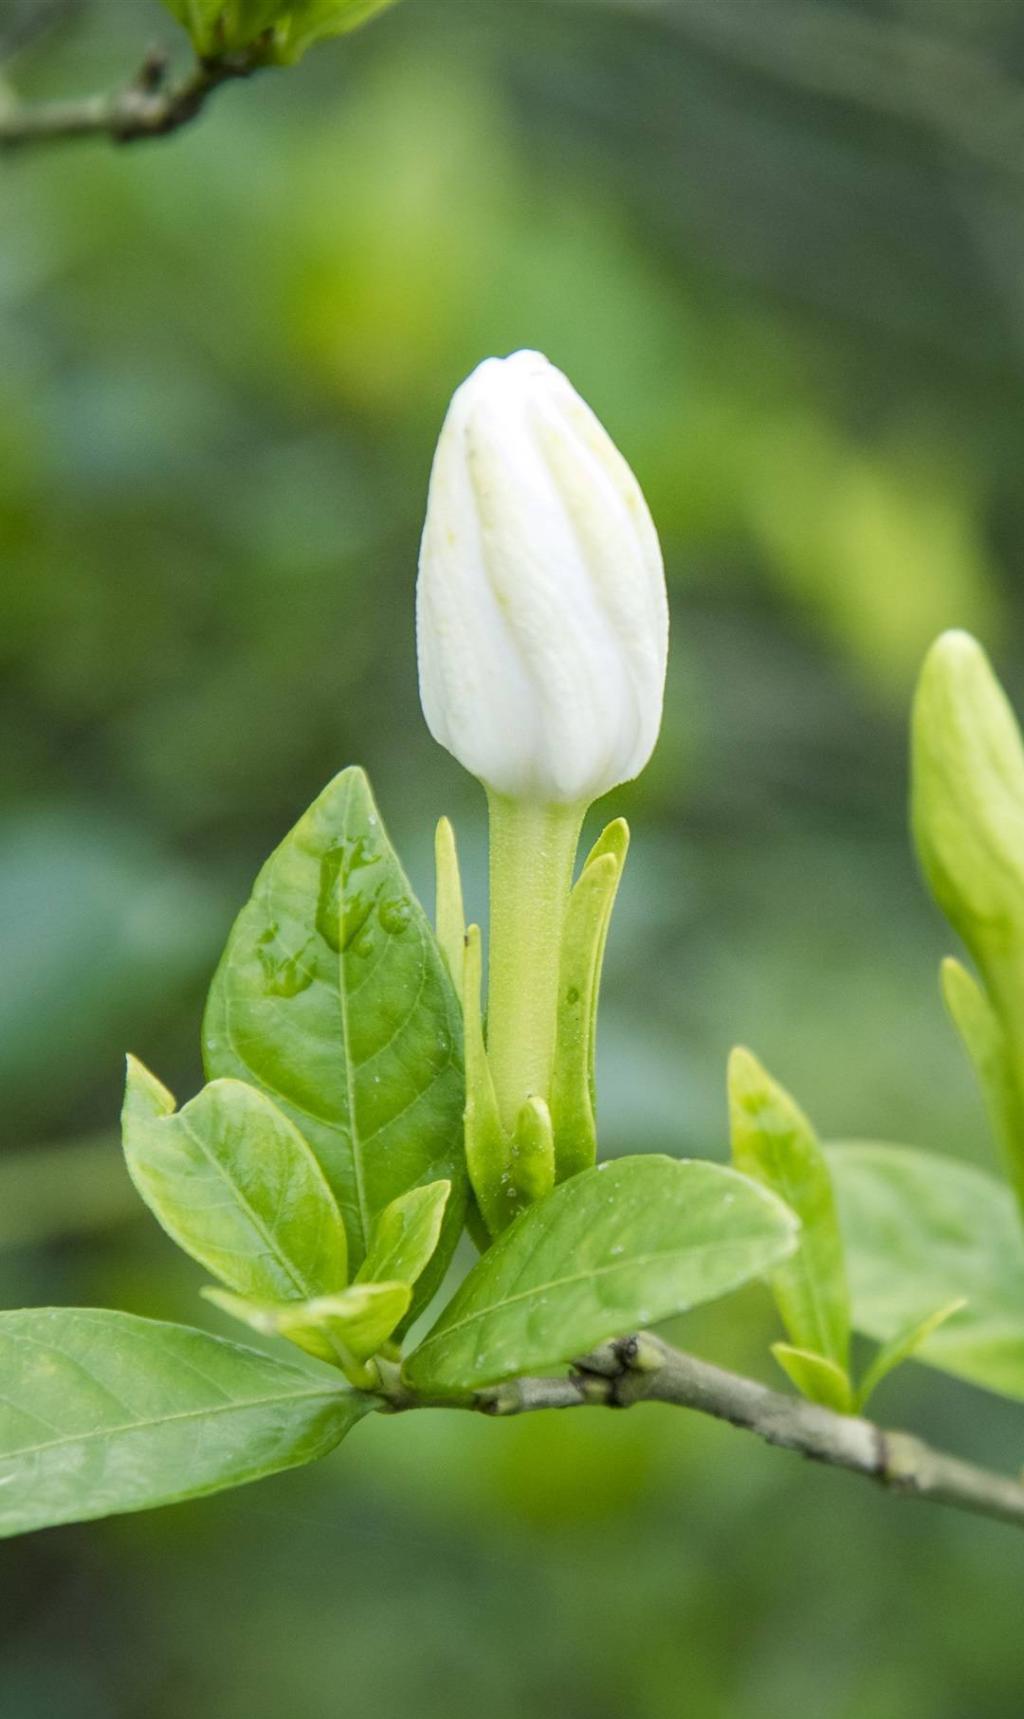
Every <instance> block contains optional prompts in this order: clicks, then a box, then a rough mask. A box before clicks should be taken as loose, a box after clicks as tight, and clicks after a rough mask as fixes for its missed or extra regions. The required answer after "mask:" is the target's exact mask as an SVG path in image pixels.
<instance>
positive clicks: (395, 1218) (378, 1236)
mask: <svg viewBox="0 0 1024 1719" xmlns="http://www.w3.org/2000/svg"><path fill="white" fill-rule="evenodd" d="M451 1191H452V1185H451V1183H450V1182H447V1181H441V1182H428V1183H427V1185H426V1187H423V1188H411V1189H410V1190H409V1192H408V1193H407V1194H400V1195H399V1197H398V1199H397V1200H392V1202H391V1204H390V1206H385V1208H384V1210H383V1211H382V1212H381V1214H380V1217H379V1218H378V1219H377V1222H376V1225H375V1227H374V1231H373V1235H372V1236H371V1238H370V1250H369V1252H368V1253H367V1255H366V1258H365V1259H364V1261H363V1263H362V1265H361V1266H360V1267H359V1270H358V1271H357V1273H356V1277H355V1281H356V1283H393V1282H398V1283H408V1284H413V1283H415V1282H416V1280H417V1278H418V1277H420V1275H421V1274H422V1273H423V1272H424V1271H425V1270H426V1268H427V1266H428V1265H429V1264H430V1261H431V1260H432V1259H433V1257H434V1252H435V1250H436V1248H437V1244H438V1242H439V1241H440V1239H441V1225H442V1223H443V1221H444V1212H445V1207H446V1205H447V1204H448V1196H449V1194H450V1193H451Z"/></svg>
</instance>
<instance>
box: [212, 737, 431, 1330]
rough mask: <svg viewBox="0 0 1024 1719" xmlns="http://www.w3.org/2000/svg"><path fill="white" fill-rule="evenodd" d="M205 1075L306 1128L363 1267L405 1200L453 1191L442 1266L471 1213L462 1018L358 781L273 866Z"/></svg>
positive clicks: (243, 922)
mask: <svg viewBox="0 0 1024 1719" xmlns="http://www.w3.org/2000/svg"><path fill="white" fill-rule="evenodd" d="M203 1034H204V1050H205V1056H206V1066H207V1070H208V1073H209V1074H210V1075H211V1076H214V1075H234V1076H237V1077H238V1078H239V1079H242V1080H246V1081H250V1082H253V1083H254V1084H255V1085H257V1086H259V1087H261V1088H262V1090H263V1091H264V1092H266V1093H267V1094H269V1096H270V1097H271V1098H272V1099H273V1100H274V1102H275V1103H276V1104H279V1105H280V1106H281V1108H282V1109H283V1110H284V1111H285V1112H286V1113H287V1114H288V1115H289V1116H290V1117H291V1118H292V1120H293V1121H294V1122H295V1124H296V1126H297V1127H298V1128H300V1129H301V1130H302V1133H303V1135H304V1137H305V1138H306V1139H307V1140H308V1141H309V1144H310V1146H311V1147H312V1148H313V1151H314V1152H315V1153H316V1156H317V1158H318V1159H319V1161H320V1164H321V1166H322V1168H323V1170H324V1173H325V1175H326V1177H327V1180H328V1182H329V1183H330V1185H331V1187H332V1189H333V1191H334V1194H335V1197H336V1198H337V1201H338V1204H339V1206H340V1207H341V1211H342V1215H343V1217H344V1220H345V1228H346V1230H347V1232H348V1244H349V1259H350V1263H351V1266H352V1268H353V1269H357V1268H358V1267H359V1266H360V1265H361V1264H362V1261H363V1259H364V1258H365V1255H366V1249H367V1243H368V1239H369V1237H370V1234H371V1233H372V1230H373V1226H374V1223H375V1222H376V1220H377V1218H378V1217H379V1216H380V1214H381V1212H382V1211H383V1210H384V1208H385V1206H388V1205H390V1203H391V1201H392V1200H394V1199H396V1198H397V1196H398V1195H399V1194H403V1193H406V1192H407V1191H408V1189H410V1188H413V1187H417V1186H419V1185H421V1184H423V1183H427V1182H436V1181H439V1180H442V1179H444V1180H447V1181H450V1182H451V1184H452V1193H451V1197H450V1199H449V1201H448V1207H447V1211H446V1214H445V1226H444V1232H443V1235H442V1239H441V1243H440V1245H439V1247H438V1249H437V1251H436V1253H435V1256H434V1259H433V1260H432V1262H431V1265H430V1267H429V1269H428V1271H427V1272H426V1273H424V1276H423V1278H422V1279H421V1281H420V1285H419V1287H418V1289H417V1304H418V1305H424V1304H425V1302H426V1301H427V1300H428V1299H429V1297H430V1295H431V1294H432V1293H433V1291H434V1289H435V1288H436V1285H437V1284H438V1282H440V1279H441V1277H442V1275H443V1274H444V1271H445V1269H446V1267H447V1264H448V1261H449V1259H450V1258H451V1254H452V1251H453V1249H454V1247H455V1243H456V1241H457V1240H458V1235H459V1230H460V1228H461V1225H462V1216H463V1212H464V1209H465V1165H464V1159H463V1148H462V1110H463V1092H464V1089H463V1075H462V1052H461V1043H462V1022H461V1017H460V1010H459V1004H458V999H457V997H456V995H455V992H454V990H453V988H452V984H451V980H450V979H449V977H448V973H447V971H446V969H445V964H444V960H443V957H442V955H441V952H440V950H439V949H438V947H437V943H436V941H435V939H434V934H433V932H432V930H431V929H430V926H429V924H428V923H427V919H426V916H425V915H424V913H423V911H422V909H421V908H420V906H419V904H418V903H417V902H416V900H415V899H414V897H413V894H412V891H411V889H410V888H409V884H408V881H407V880H406V877H405V874H404V873H403V871H402V869H401V867H400V865H399V863H398V860H397V859H396V857H395V854H394V851H393V849H392V847H391V845H390V843H389V841H388V839H387V836H386V834H385V832H384V828H383V826H382V824H381V821H380V816H379V814H378V812H377V808H376V806H375V804H374V801H373V796H372V794H371V793H370V788H369V784H368V782H367V780H366V777H365V776H364V774H363V772H362V771H361V770H345V771H343V772H342V774H341V775H340V776H337V777H335V779H334V781H333V782H331V783H330V784H329V786H328V787H327V788H325V790H324V792H323V793H322V794H321V795H320V797H319V799H317V800H315V801H314V803H313V805H312V806H311V807H310V809H309V811H308V812H307V813H306V814H305V816H304V817H303V818H301V819H300V820H299V822H298V823H297V824H296V826H295V828H294V829H293V830H292V831H291V833H290V835H288V836H286V838H285V840H284V841H283V842H282V843H281V846H280V847H279V848H278V849H277V850H276V852H275V853H273V854H272V855H271V857H270V859H269V860H268V862H267V864H266V865H265V866H264V867H263V870H262V871H261V872H260V875H259V877H258V878H257V880H256V884H255V886H254V889H253V894H252V900H251V901H250V902H249V905H248V906H247V907H245V908H243V910H242V912H241V914H240V915H239V917H238V919H237V921H236V923H235V926H234V929H233V931H232V933H231V936H230V938H229V940H228V945H227V948H226V950H225V952H224V956H223V958H222V960H221V963H220V966H219V967H218V969H217V973H216V975H215V977H214V981H213V985H212V987H211V990H210V999H209V1003H208V1005H207V1010H206V1019H205V1022H204V1026H203Z"/></svg>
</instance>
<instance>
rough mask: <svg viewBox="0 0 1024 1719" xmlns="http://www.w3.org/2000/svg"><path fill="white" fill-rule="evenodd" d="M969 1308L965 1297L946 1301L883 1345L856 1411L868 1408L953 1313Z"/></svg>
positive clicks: (861, 1387)
mask: <svg viewBox="0 0 1024 1719" xmlns="http://www.w3.org/2000/svg"><path fill="white" fill-rule="evenodd" d="M966 1306H967V1302H966V1301H965V1300H964V1297H963V1296H962V1295H960V1296H957V1298H956V1300H955V1301H947V1303H946V1305H945V1307H937V1308H936V1309H935V1311H934V1313H929V1315H928V1317H927V1318H926V1319H920V1320H918V1321H917V1322H916V1323H915V1324H913V1325H910V1326H908V1327H907V1329H906V1330H905V1331H900V1332H898V1333H897V1335H896V1336H895V1337H893V1338H892V1340H891V1341H890V1342H888V1343H883V1344H882V1347H881V1348H880V1349H879V1351H878V1353H877V1354H876V1355H875V1357H874V1359H873V1361H872V1363H871V1365H870V1367H869V1368H868V1370H867V1372H866V1373H865V1374H864V1377H863V1379H862V1380H861V1382H860V1385H859V1387H858V1389H857V1408H858V1409H865V1408H867V1405H868V1403H869V1402H870V1400H871V1398H872V1397H873V1396H874V1394H875V1392H876V1391H877V1389H878V1387H879V1385H880V1384H881V1383H882V1380H883V1379H886V1378H888V1376H889V1374H890V1373H891V1372H893V1371H894V1370H895V1368H897V1367H899V1366H901V1365H902V1364H903V1362H904V1361H909V1360H910V1359H911V1357H912V1356H913V1355H915V1354H916V1353H917V1351H918V1349H920V1347H921V1345H922V1343H925V1342H927V1340H928V1338H929V1337H930V1336H931V1335H932V1332H933V1331H937V1330H938V1329H939V1326H940V1325H945V1323H946V1321H947V1319H952V1317H953V1315H954V1313H960V1312H961V1311H962V1309H963V1308H965V1307H966Z"/></svg>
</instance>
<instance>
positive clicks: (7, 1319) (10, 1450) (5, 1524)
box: [0, 1308, 374, 1535]
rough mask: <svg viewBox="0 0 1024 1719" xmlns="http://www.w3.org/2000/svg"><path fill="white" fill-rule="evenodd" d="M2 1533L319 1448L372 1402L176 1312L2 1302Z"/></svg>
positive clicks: (143, 1500) (117, 1507)
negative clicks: (161, 1315) (179, 1318)
mask: <svg viewBox="0 0 1024 1719" xmlns="http://www.w3.org/2000/svg"><path fill="white" fill-rule="evenodd" d="M0 1376H2V1378H3V1395H2V1397H0V1535H10V1534H21V1533H25V1532H26V1531H27V1530H29V1529H31V1528H45V1527H48V1526H50V1525H51V1524H55V1523H58V1522H82V1521H87V1520H89V1519H90V1518H92V1517H96V1516H110V1515H114V1514H116V1513H118V1512H120V1511H126V1510H145V1509H148V1508H149V1507H151V1506H153V1505H157V1504H173V1503H176V1502H177V1501H179V1500H181V1499H185V1498H198V1497H201V1496H202V1495H203V1494H204V1493H208V1492H218V1491H220V1490H221V1489H222V1488H223V1487H227V1486H241V1485H243V1484H244V1483H245V1482H246V1481H249V1480H259V1479H261V1478H262V1477H263V1476H264V1475H267V1474H275V1473H276V1472H277V1471H278V1470H279V1469H283V1468H294V1467H295V1466H297V1465H298V1464H300V1463H305V1462H313V1461H315V1459H316V1458H317V1457H320V1456H324V1455H326V1453H327V1452H328V1451H329V1450H332V1449H333V1448H334V1446H335V1445H336V1444H338V1443H339V1442H340V1440H341V1439H343V1438H344V1436H345V1434H346V1433H347V1432H348V1430H349V1428H350V1427H352V1426H354V1425H355V1423H356V1422H357V1421H358V1420H359V1419H361V1417H362V1416H363V1415H364V1414H366V1413H367V1412H368V1410H370V1409H371V1408H373V1407H374V1404H373V1401H372V1399H370V1398H368V1397H360V1396H356V1395H354V1394H353V1393H352V1392H351V1391H348V1390H345V1389H342V1388H338V1387H335V1386H332V1384H331V1382H330V1380H329V1378H328V1376H327V1375H324V1376H323V1377H322V1378H316V1377H312V1376H311V1375H310V1374H309V1373H308V1372H304V1371H303V1370H302V1369H301V1368H299V1367H295V1366H291V1365H290V1364H288V1363H287V1362H283V1361H279V1360H277V1359H275V1358H273V1357H271V1356H269V1355H262V1354H259V1353H257V1352H256V1351H255V1350H253V1349H249V1348H244V1347H241V1346H239V1345H238V1344H236V1343H226V1342H224V1341H223V1340H222V1339H221V1338H219V1337H210V1336H208V1335H207V1334H206V1333H205V1332H203V1331H193V1330H190V1329H189V1328H188V1327H187V1326H184V1325H163V1324H160V1323H159V1322H158V1321H156V1320H152V1319H137V1318H135V1317H134V1316H133V1315H131V1314H128V1313H108V1312H103V1311H100V1310H96V1309H84V1308H68V1309H65V1308H30V1309H29V1310H28V1311H26V1312H23V1313H0Z"/></svg>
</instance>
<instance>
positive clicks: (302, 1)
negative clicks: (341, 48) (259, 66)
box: [274, 0, 395, 66]
mask: <svg viewBox="0 0 1024 1719" xmlns="http://www.w3.org/2000/svg"><path fill="white" fill-rule="evenodd" d="M394 4H395V0H298V3H297V4H294V5H292V6H289V7H288V8H287V11H286V13H285V16H284V17H283V18H282V21H281V23H280V24H279V25H278V26H277V28H276V29H275V31H274V43H275V52H274V57H275V59H277V60H278V61H280V63H281V64H282V65H289V66H290V65H294V64H295V62H296V61H297V60H301V58H302V56H303V54H305V53H306V52H307V50H308V49H309V48H311V47H312V46H313V44H314V42H320V41H325V40H326V39H327V38H328V37H330V36H345V35H347V34H348V32H349V31H350V30H355V29H357V28H358V27H359V25H360V24H365V23H367V22H368V20H369V19H370V18H373V17H375V16H376V14H377V13H378V12H384V11H386V10H387V8H388V7H389V6H393V5H394Z"/></svg>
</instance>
